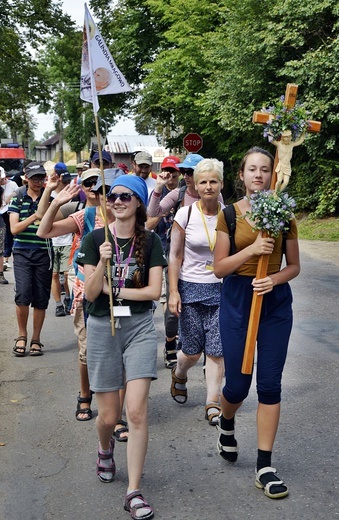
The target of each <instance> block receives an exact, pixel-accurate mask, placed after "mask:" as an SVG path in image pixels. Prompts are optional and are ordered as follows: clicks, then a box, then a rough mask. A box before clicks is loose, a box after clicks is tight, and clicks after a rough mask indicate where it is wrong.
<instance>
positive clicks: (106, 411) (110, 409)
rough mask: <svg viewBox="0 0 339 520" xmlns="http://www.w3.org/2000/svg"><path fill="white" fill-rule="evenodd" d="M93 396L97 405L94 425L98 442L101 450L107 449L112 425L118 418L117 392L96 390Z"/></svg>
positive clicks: (118, 401)
mask: <svg viewBox="0 0 339 520" xmlns="http://www.w3.org/2000/svg"><path fill="white" fill-rule="evenodd" d="M95 396H96V400H97V405H98V417H97V420H96V427H97V432H98V436H99V442H100V446H101V448H102V449H103V450H108V449H109V445H110V440H111V437H112V434H113V430H114V426H115V425H116V422H117V420H118V419H119V411H120V400H119V392H97V393H96V394H95Z"/></svg>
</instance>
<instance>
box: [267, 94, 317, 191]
mask: <svg viewBox="0 0 339 520" xmlns="http://www.w3.org/2000/svg"><path fill="white" fill-rule="evenodd" d="M284 101H285V96H281V98H280V100H279V101H278V102H277V103H276V104H275V105H273V106H269V107H268V108H262V109H261V111H262V112H264V113H266V114H268V115H269V117H268V120H267V123H266V125H265V127H264V137H266V138H267V139H268V140H269V142H270V143H272V144H274V145H275V146H276V148H277V152H278V164H277V167H276V169H275V171H276V173H277V182H276V185H275V190H276V191H278V190H283V189H285V188H286V186H287V184H288V183H289V180H290V177H291V173H292V168H291V159H292V154H293V148H294V147H295V146H298V145H299V144H301V143H302V142H303V140H304V139H305V134H306V132H307V130H309V127H310V123H309V113H308V112H307V110H306V108H305V107H304V105H303V104H302V103H299V102H297V103H296V104H295V105H294V106H293V107H287V106H286V105H285V104H284Z"/></svg>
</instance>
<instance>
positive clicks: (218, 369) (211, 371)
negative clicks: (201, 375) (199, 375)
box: [206, 356, 224, 404]
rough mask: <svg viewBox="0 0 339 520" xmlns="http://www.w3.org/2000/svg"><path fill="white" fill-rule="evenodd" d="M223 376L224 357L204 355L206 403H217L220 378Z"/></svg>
mask: <svg viewBox="0 0 339 520" xmlns="http://www.w3.org/2000/svg"><path fill="white" fill-rule="evenodd" d="M223 376H224V358H222V357H214V356H206V386H207V397H206V404H207V403H219V398H220V390H221V383H222V378H223Z"/></svg>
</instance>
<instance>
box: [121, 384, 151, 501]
mask: <svg viewBox="0 0 339 520" xmlns="http://www.w3.org/2000/svg"><path fill="white" fill-rule="evenodd" d="M150 385H151V380H150V379H135V380H133V381H129V382H128V383H127V384H126V397H125V400H126V413H127V420H128V425H129V436H128V443H127V467H128V492H129V491H134V490H137V489H139V486H140V480H141V475H142V471H143V467H144V462H145V457H146V452H147V444H148V418H147V412H148V394H149V389H150Z"/></svg>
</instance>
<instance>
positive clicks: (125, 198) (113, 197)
mask: <svg viewBox="0 0 339 520" xmlns="http://www.w3.org/2000/svg"><path fill="white" fill-rule="evenodd" d="M132 197H136V195H135V194H134V193H111V194H110V196H109V197H107V200H108V202H112V203H113V202H115V201H117V200H118V199H120V200H121V202H131V200H132Z"/></svg>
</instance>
